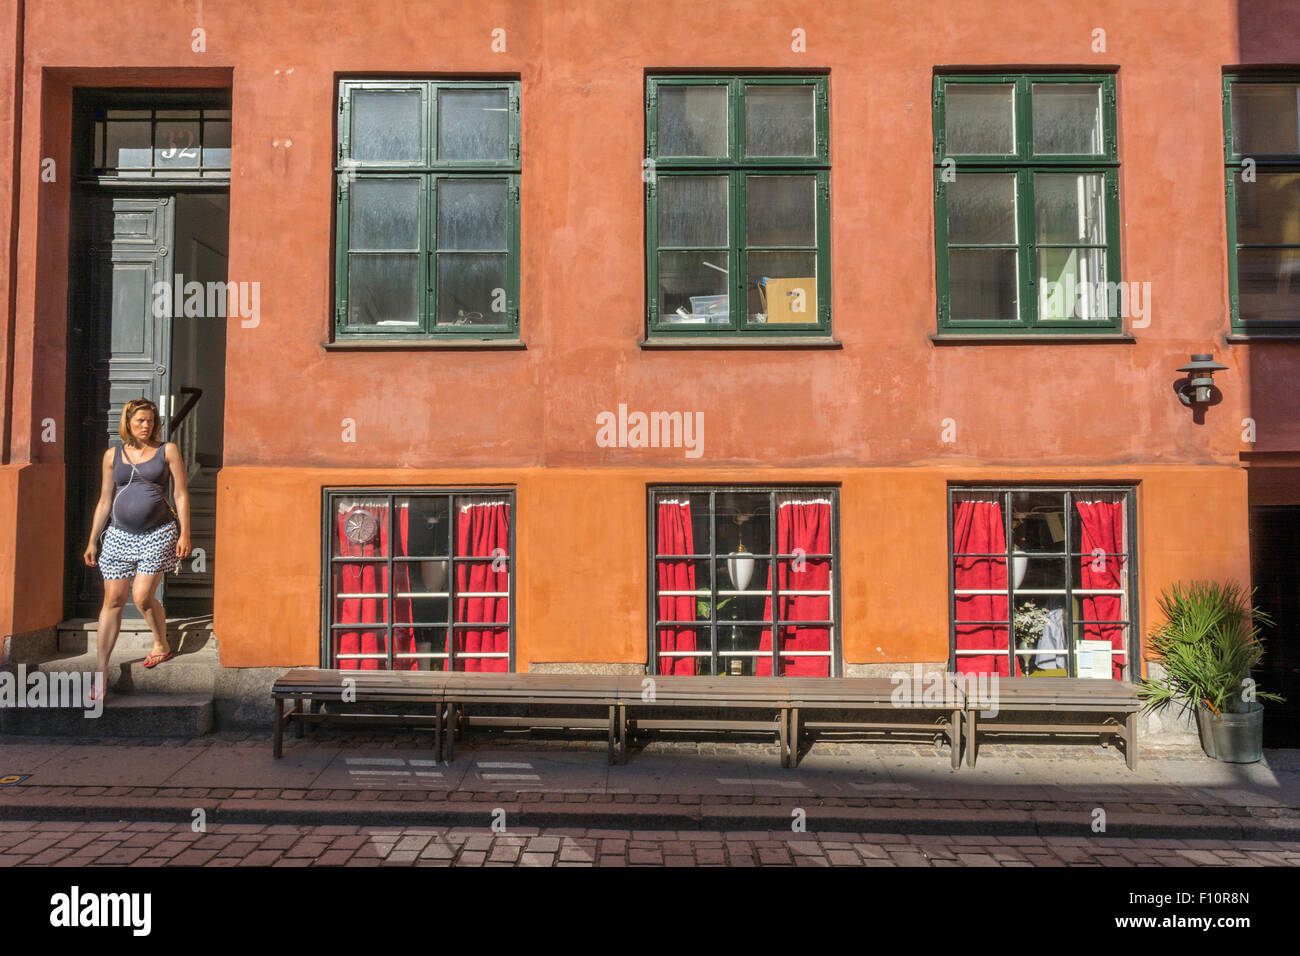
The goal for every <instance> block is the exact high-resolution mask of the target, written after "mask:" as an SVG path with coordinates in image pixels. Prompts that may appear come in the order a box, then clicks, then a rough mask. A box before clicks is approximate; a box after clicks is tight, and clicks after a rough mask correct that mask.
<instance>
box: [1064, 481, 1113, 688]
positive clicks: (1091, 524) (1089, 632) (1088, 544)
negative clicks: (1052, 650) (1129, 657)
mask: <svg viewBox="0 0 1300 956" xmlns="http://www.w3.org/2000/svg"><path fill="white" fill-rule="evenodd" d="M1075 507H1076V508H1077V509H1078V511H1079V522H1080V524H1082V526H1083V540H1082V542H1081V547H1080V548H1079V550H1080V551H1081V552H1082V553H1083V557H1081V558H1080V559H1079V570H1080V577H1079V580H1080V581H1082V582H1083V587H1084V588H1103V589H1108V590H1123V588H1124V561H1123V558H1121V557H1119V555H1122V554H1124V502H1123V501H1076V502H1075ZM1094 551H1101V552H1102V554H1100V555H1096V556H1095V557H1094V555H1093V552H1094ZM1080 603H1081V604H1082V606H1083V620H1084V625H1083V638H1084V640H1088V641H1107V642H1109V644H1110V646H1111V647H1113V648H1115V649H1116V650H1121V651H1122V650H1123V649H1124V627H1123V625H1120V624H1093V623H1088V622H1090V621H1121V620H1123V619H1124V602H1123V599H1122V598H1121V597H1120V595H1118V594H1085V595H1082V600H1081V601H1080ZM1110 660H1111V671H1112V676H1113V677H1114V678H1115V679H1116V680H1122V679H1123V676H1124V671H1123V667H1122V662H1123V661H1124V656H1123V655H1122V654H1112V655H1111V659H1110Z"/></svg>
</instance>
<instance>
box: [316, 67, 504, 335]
mask: <svg viewBox="0 0 1300 956" xmlns="http://www.w3.org/2000/svg"><path fill="white" fill-rule="evenodd" d="M441 89H450V90H457V91H460V90H506V91H507V96H508V102H509V109H510V131H509V137H510V138H509V152H510V158H509V159H504V160H475V161H469V162H466V161H460V160H457V161H450V160H438V159H437V158H436V157H435V156H434V148H435V147H434V144H436V143H437V115H438V110H437V104H438V99H437V93H438V91H439V90H441ZM355 90H384V91H398V92H401V91H407V90H411V91H418V92H420V93H421V127H420V161H419V162H418V163H414V162H411V163H374V162H367V163H356V162H353V161H352V159H351V155H350V150H351V130H352V123H351V109H352V106H351V104H352V100H351V93H352V92H353V91H355ZM335 155H336V159H337V165H336V166H335V181H336V190H335V201H336V215H335V230H336V231H335V279H334V332H335V337H336V339H356V340H365V339H367V338H384V339H389V338H393V339H403V338H408V339H413V340H414V339H448V340H451V341H455V340H456V339H463V338H501V339H510V338H517V337H518V336H519V250H520V228H519V218H520V217H519V208H520V199H519V193H520V178H521V177H520V160H519V155H520V92H519V82H518V81H488V80H484V81H465V82H458V81H452V80H412V81H404V80H392V81H380V80H342V81H340V83H339V142H338V149H337V151H336V154H335ZM363 179H380V180H384V179H387V180H394V179H419V181H420V215H419V222H420V247H419V256H420V267H419V269H420V286H419V288H420V290H421V293H420V310H419V323H418V325H417V326H408V327H400V326H370V325H349V324H348V259H349V253H350V252H351V251H352V250H350V249H349V230H348V227H349V207H350V203H351V182H350V180H351V181H360V180H363ZM448 179H503V180H505V181H506V182H507V184H508V186H507V196H508V202H509V205H510V208H509V215H508V221H507V228H508V237H507V238H508V243H507V250H506V251H505V255H506V290H505V291H506V311H505V313H504V314H502V319H501V321H500V322H493V323H481V324H476V325H464V326H445V325H444V326H439V325H436V324H435V323H436V318H437V303H438V289H437V253H438V246H437V208H438V206H437V189H438V183H439V182H440V181H443V180H448ZM456 251H457V252H467V253H468V252H473V250H456ZM488 251H489V252H491V253H494V254H497V255H500V254H501V252H502V250H488Z"/></svg>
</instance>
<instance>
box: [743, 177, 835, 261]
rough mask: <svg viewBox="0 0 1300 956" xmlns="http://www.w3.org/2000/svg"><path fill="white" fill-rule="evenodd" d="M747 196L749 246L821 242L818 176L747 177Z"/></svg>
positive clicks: (798, 244) (796, 244) (807, 244)
mask: <svg viewBox="0 0 1300 956" xmlns="http://www.w3.org/2000/svg"><path fill="white" fill-rule="evenodd" d="M745 198H746V205H745V221H746V232H747V235H746V242H747V244H748V245H751V246H815V245H817V179H816V177H814V176H747V177H746V178H745Z"/></svg>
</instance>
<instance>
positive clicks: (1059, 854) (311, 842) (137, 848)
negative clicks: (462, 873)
mask: <svg viewBox="0 0 1300 956" xmlns="http://www.w3.org/2000/svg"><path fill="white" fill-rule="evenodd" d="M124 865H129V866H210V867H230V866H943V867H952V866H1148V867H1160V866H1198V867H1200V866H1298V865H1300V842H1288V843H1280V842H1269V841H1229V840H1176V839H1125V838H1121V837H1097V838H1095V839H1088V838H1086V837H1060V838H1055V839H1052V838H1042V837H992V836H944V835H924V836H916V835H913V836H901V835H889V834H859V833H823V834H813V833H803V834H794V833H777V832H769V831H755V832H735V833H718V832H711V833H710V832H700V831H691V832H682V831H671V830H670V831H644V830H636V831H628V830H595V829H593V830H577V829H564V830H561V829H553V830H552V829H547V830H540V831H539V830H531V831H522V830H521V831H520V832H506V833H500V834H495V833H491V832H488V831H487V829H486V828H483V829H478V830H475V829H469V828H450V829H447V828H438V827H354V826H320V827H311V826H291V825H273V826H257V825H241V824H216V825H213V826H211V827H209V828H208V832H206V833H196V832H194V831H193V830H192V829H191V827H190V826H189V825H188V824H172V823H148V822H141V823H116V822H96V823H81V822H58V821H54V822H28V821H0V867H13V866H124Z"/></svg>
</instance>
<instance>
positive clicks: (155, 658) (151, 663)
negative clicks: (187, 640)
mask: <svg viewBox="0 0 1300 956" xmlns="http://www.w3.org/2000/svg"><path fill="white" fill-rule="evenodd" d="M175 656H176V652H175V651H168V652H167V653H166V654H150V655H149V656H148V657H146V658H145V659H144V666H145V669H146V670H148V669H149V668H153V667H157V666H158V665H159V664H161V663H162V662H163V661H169V660H171V659H172V658H173V657H175Z"/></svg>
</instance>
